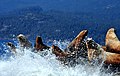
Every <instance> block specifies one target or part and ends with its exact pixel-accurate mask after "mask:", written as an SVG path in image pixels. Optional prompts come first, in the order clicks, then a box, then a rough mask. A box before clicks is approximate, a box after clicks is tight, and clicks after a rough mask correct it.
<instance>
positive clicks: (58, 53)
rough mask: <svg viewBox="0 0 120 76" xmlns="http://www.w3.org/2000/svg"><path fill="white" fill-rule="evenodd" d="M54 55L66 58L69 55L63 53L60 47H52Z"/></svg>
mask: <svg viewBox="0 0 120 76" xmlns="http://www.w3.org/2000/svg"><path fill="white" fill-rule="evenodd" d="M52 53H53V54H55V55H56V57H65V56H67V55H68V53H66V52H63V51H62V50H61V49H60V48H59V47H58V46H55V45H52Z"/></svg>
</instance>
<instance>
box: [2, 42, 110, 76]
mask: <svg viewBox="0 0 120 76" xmlns="http://www.w3.org/2000/svg"><path fill="white" fill-rule="evenodd" d="M59 46H61V45H60V42H59ZM17 51H19V52H20V51H21V50H20V49H17ZM46 52H47V55H45V56H44V57H43V56H42V55H40V54H36V53H33V52H31V49H24V53H23V52H22V53H21V52H20V53H18V54H17V55H15V56H12V57H11V58H9V59H8V60H0V76H112V74H109V73H105V72H101V71H100V68H101V67H100V66H94V67H93V66H89V65H77V66H76V67H65V66H63V65H62V64H60V62H59V61H58V60H56V57H55V55H53V54H52V53H51V51H48V50H46Z"/></svg>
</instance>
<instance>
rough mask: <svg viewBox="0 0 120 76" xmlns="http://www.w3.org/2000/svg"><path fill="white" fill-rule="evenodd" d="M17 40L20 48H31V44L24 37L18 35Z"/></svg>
mask: <svg viewBox="0 0 120 76" xmlns="http://www.w3.org/2000/svg"><path fill="white" fill-rule="evenodd" d="M17 39H18V41H19V44H20V46H21V47H24V48H31V47H32V43H31V42H30V41H29V40H28V39H27V38H26V37H25V35H23V34H19V35H18V36H17Z"/></svg>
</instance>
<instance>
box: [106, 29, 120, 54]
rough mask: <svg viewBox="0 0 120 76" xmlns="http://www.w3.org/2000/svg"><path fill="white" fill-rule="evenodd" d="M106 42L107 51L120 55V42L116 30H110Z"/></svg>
mask: <svg viewBox="0 0 120 76" xmlns="http://www.w3.org/2000/svg"><path fill="white" fill-rule="evenodd" d="M105 41H106V42H105V44H106V47H107V51H109V52H113V53H120V41H119V39H118V37H117V36H116V34H115V29H114V28H111V29H109V30H108V32H107V34H106V40H105Z"/></svg>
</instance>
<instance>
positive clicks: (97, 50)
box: [86, 40, 120, 65]
mask: <svg viewBox="0 0 120 76" xmlns="http://www.w3.org/2000/svg"><path fill="white" fill-rule="evenodd" d="M86 44H87V49H88V59H89V60H90V61H92V60H96V59H97V60H98V61H99V62H100V63H101V61H104V63H106V64H115V65H116V64H120V54H117V53H111V52H106V51H104V49H103V48H102V47H100V46H99V45H98V44H97V43H96V42H94V41H93V40H88V41H87V42H86ZM94 45H95V46H94Z"/></svg>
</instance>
